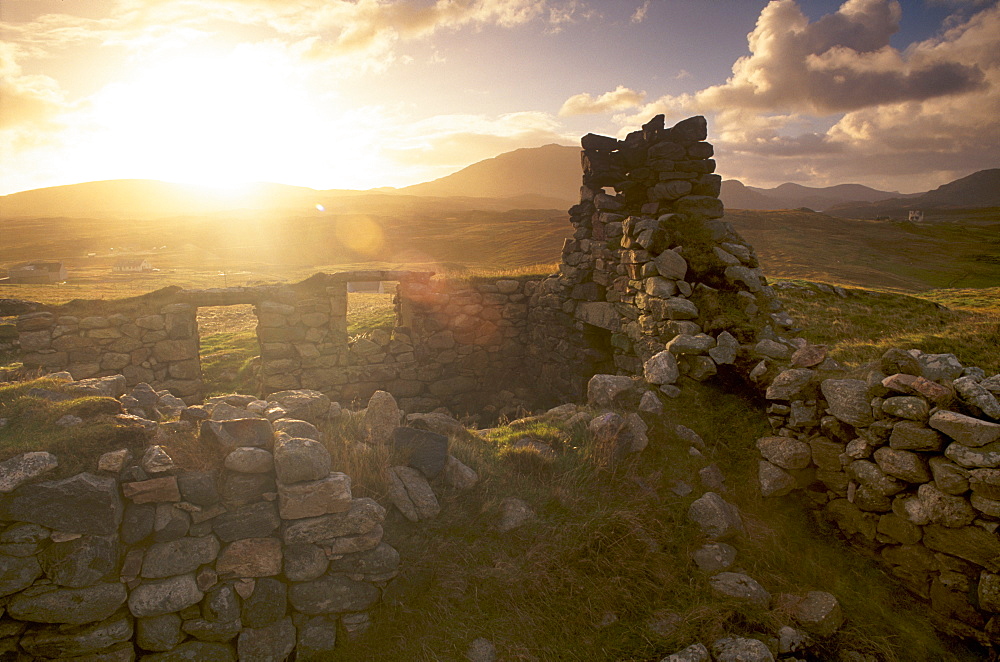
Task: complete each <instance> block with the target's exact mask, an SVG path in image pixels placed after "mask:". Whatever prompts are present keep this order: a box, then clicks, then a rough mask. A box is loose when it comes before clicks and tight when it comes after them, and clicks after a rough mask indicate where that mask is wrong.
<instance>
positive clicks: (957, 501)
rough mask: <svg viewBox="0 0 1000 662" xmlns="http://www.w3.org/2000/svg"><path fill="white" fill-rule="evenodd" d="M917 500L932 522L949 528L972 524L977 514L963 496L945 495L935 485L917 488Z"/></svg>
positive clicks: (928, 484)
mask: <svg viewBox="0 0 1000 662" xmlns="http://www.w3.org/2000/svg"><path fill="white" fill-rule="evenodd" d="M917 498H918V499H920V504H921V505H922V506H923V509H924V512H925V513H926V514H927V517H928V519H929V520H930V521H931V522H936V523H938V524H943V525H945V526H949V527H959V526H965V525H967V524H971V523H972V520H974V519H975V518H976V512H975V511H974V510H973V509H972V506H971V505H969V502H968V500H966V499H965V498H964V497H961V496H954V495H951V494H945V493H944V492H942V491H941V490H939V489H937V488H936V487H934V485H932V484H930V483H927V484H924V485H921V486H920V487H919V488H917Z"/></svg>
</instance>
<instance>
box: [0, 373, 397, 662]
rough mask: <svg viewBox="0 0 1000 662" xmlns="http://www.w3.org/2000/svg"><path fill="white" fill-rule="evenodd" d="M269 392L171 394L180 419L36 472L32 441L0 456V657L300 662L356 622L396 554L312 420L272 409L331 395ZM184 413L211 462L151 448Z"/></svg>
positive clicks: (314, 407) (379, 514)
mask: <svg viewBox="0 0 1000 662" xmlns="http://www.w3.org/2000/svg"><path fill="white" fill-rule="evenodd" d="M119 379H120V378H119ZM105 384H106V382H105ZM120 386H121V387H122V388H123V387H124V384H123V383H122V384H120ZM80 388H83V383H81V384H80ZM102 388H103V387H102ZM147 393H150V394H153V397H154V399H153V400H152V401H151V402H154V403H155V402H157V400H156V399H155V398H156V394H155V393H153V392H152V391H151V390H149V388H148V387H145V389H142V388H140V390H137V391H135V392H134V393H133V394H132V396H131V399H130V400H129V401H132V402H134V403H136V404H137V403H138V401H139V400H141V399H143V398H144V396H145V394H147ZM168 400H169V398H168ZM281 401H282V404H278V403H276V402H263V401H259V400H255V399H254V398H252V397H246V396H234V397H231V398H228V399H226V400H224V401H220V402H216V403H214V404H213V405H212V406H210V407H201V406H198V407H192V408H184V406H183V404H181V405H180V410H181V411H182V414H181V418H182V421H181V422H173V423H162V424H160V425H159V426H157V424H156V423H152V422H151V421H148V420H147V421H145V423H146V424H150V423H151V427H152V429H151V430H150V431H149V432H150V434H154V432H155V436H154V437H153V439H152V444H153V445H151V446H149V447H148V449H147V450H146V451H145V453H144V454H142V455H141V456H138V457H134V456H132V455H130V453H129V451H128V450H126V449H122V450H120V451H113V452H110V453H107V454H106V455H104V456H103V457H101V458H100V461H99V462H98V463H97V466H95V467H94V469H93V471H92V472H87V473H80V474H77V475H74V476H71V477H69V478H64V479H61V480H44V477H45V476H44V474H45V473H47V472H50V471H52V470H53V469H55V468H56V466H57V464H58V460H57V458H55V457H54V456H52V455H50V454H49V453H45V452H33V453H27V454H24V455H21V456H17V457H15V458H12V459H10V460H8V461H6V462H3V463H0V476H2V480H0V600H2V602H3V605H4V616H3V618H2V619H0V656H3V658H4V659H15V658H16V659H37V660H44V659H65V658H71V659H73V660H78V661H82V660H87V661H94V662H96V661H97V660H101V661H107V660H126V661H131V660H134V659H136V658H137V656H138V657H139V659H142V660H150V661H154V660H178V659H191V660H195V659H197V660H220V661H226V660H236V659H240V660H281V659H286V658H287V657H288V656H289V655H290V654H291V653H292V651H293V649H294V650H295V654H296V656H297V657H296V659H299V660H317V659H330V656H331V655H333V651H334V648H335V647H336V646H338V643H337V642H338V640H343V639H345V638H346V639H349V638H350V637H351V636H353V635H354V634H356V633H358V632H359V631H362V630H364V629H365V628H366V627H367V626H368V624H369V622H370V621H369V617H368V611H369V610H370V609H371V608H372V607H373V606H374V605H375V604H376V603H377V602H378V601H379V599H380V596H381V593H382V589H383V588H384V587H385V586H386V584H387V582H389V581H390V580H391V579H392V578H393V577H394V576H395V574H396V572H397V568H398V565H399V555H398V553H397V552H396V550H395V549H393V548H392V547H391V546H389V545H388V544H387V543H385V542H383V540H382V535H383V529H382V523H383V520H384V518H385V515H386V511H385V509H384V508H383V507H382V506H380V505H379V504H378V503H377V502H375V501H373V500H372V499H368V498H354V497H352V494H351V479H350V477H349V476H347V475H345V474H343V473H340V472H338V471H335V470H331V458H330V455H329V452H328V451H327V449H326V447H325V446H324V445H323V444H322V443H320V441H319V438H320V434H319V432H318V430H317V429H316V427H314V426H313V425H312V424H311V423H309V422H308V421H304V420H299V419H292V418H288V417H287V416H288V415H289V414H290V413H291V412H293V411H296V410H297V413H298V414H303V415H306V416H308V417H310V418H312V420H313V421H315V422H320V420H321V419H323V418H325V417H328V416H331V415H334V414H339V412H340V410H339V407H337V406H336V405H331V403H330V401H329V400H328V399H326V398H324V397H323V396H320V395H319V394H317V393H301V392H300V393H290V394H286V396H284V397H283V398H281ZM123 402H125V399H123ZM164 402H165V401H164V400H163V399H162V398H161V399H160V400H159V404H158V405H156V404H154V405H150V403H149V402H147V403H146V405H145V406H146V411H148V412H155V411H156V409H157V407H160V408H162V407H163V406H164ZM203 416H211V417H212V418H210V419H207V420H201V421H200V423H199V422H198V419H199V418H201V417H203ZM136 420H139V421H141V420H142V419H136ZM199 428H200V443H201V445H202V446H203V447H204V449H205V451H206V452H209V451H215V452H218V453H220V454H221V455H224V456H225V468H224V469H222V470H219V471H214V472H197V471H182V470H179V469H178V468H176V467H175V466H174V464H173V461H172V459H171V458H170V456H169V454H168V452H167V451H166V450H165V449H166V448H169V447H170V444H171V442H172V439H173V438H175V437H176V436H177V435H191V434H197V432H198V430H199ZM157 442H160V443H157ZM161 443H162V444H165V446H164V445H160V444H161ZM340 645H342V644H340Z"/></svg>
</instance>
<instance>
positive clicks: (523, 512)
mask: <svg viewBox="0 0 1000 662" xmlns="http://www.w3.org/2000/svg"><path fill="white" fill-rule="evenodd" d="M535 517H536V515H535V510H534V508H532V507H531V505H530V504H529V503H528V502H527V501H524V500H523V499H518V498H517V497H505V498H504V499H503V500H502V501H501V502H500V521H499V522H498V523H497V529H498V530H499V531H501V532H502V533H506V532H507V531H513V530H514V529H517V528H519V527H521V526H524V525H525V524H527V523H528V522H530V521H532V520H534V519H535Z"/></svg>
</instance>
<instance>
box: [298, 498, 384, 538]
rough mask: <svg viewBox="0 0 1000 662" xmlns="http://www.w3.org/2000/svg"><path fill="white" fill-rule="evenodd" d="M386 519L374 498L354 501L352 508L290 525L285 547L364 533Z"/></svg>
mask: <svg viewBox="0 0 1000 662" xmlns="http://www.w3.org/2000/svg"><path fill="white" fill-rule="evenodd" d="M384 520H385V508H383V507H382V506H381V505H379V504H378V502H376V501H374V500H373V499H369V498H363V499H354V500H353V501H352V502H351V509H350V510H348V511H347V512H344V513H333V514H330V515H321V516H319V517H309V518H306V519H301V520H297V521H295V522H293V523H291V524H289V525H288V526H287V527H286V528H285V531H284V534H283V535H284V541H285V544H286V545H294V544H297V543H316V542H321V541H329V540H330V539H332V538H340V537H344V536H356V535H362V534H366V533H368V532H370V531H372V530H373V529H375V528H376V527H377V526H379V525H380V524H381V523H382V522H383V521H384Z"/></svg>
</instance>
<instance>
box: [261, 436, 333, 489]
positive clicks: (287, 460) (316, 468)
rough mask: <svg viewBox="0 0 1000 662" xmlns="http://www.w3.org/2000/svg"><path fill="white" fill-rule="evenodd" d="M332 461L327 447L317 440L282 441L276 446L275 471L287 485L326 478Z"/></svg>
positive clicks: (279, 479) (294, 439)
mask: <svg viewBox="0 0 1000 662" xmlns="http://www.w3.org/2000/svg"><path fill="white" fill-rule="evenodd" d="M331 463H332V459H331V457H330V451H328V450H327V449H326V446H324V445H323V444H321V443H320V442H318V441H316V440H315V439H305V438H290V439H282V440H280V441H278V442H277V444H275V448H274V470H275V472H276V473H277V476H278V481H279V482H281V483H284V484H286V485H289V484H292V483H302V482H306V481H312V480H320V479H322V478H326V476H327V474H329V473H330V465H331Z"/></svg>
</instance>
